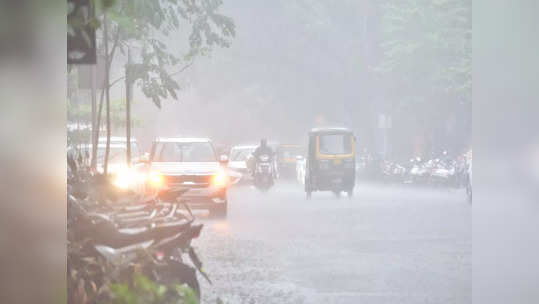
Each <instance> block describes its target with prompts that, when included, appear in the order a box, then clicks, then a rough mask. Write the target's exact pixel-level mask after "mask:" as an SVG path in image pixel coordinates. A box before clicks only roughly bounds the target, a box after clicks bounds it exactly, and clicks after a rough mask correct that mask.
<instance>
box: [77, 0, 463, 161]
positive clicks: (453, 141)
mask: <svg viewBox="0 0 539 304" xmlns="http://www.w3.org/2000/svg"><path fill="white" fill-rule="evenodd" d="M219 12H220V13H221V14H223V15H226V16H228V17H231V18H232V19H233V22H234V24H235V32H236V34H235V37H234V38H233V39H231V44H230V47H228V48H226V47H225V48H218V49H215V50H213V51H212V52H211V53H210V54H209V55H207V56H202V57H199V58H197V59H196V60H195V61H194V63H193V64H192V65H191V66H189V67H188V68H187V69H186V70H185V71H183V72H182V73H180V74H178V75H177V76H175V79H176V80H178V82H179V84H180V86H181V90H180V91H179V92H178V100H174V99H172V98H169V99H167V100H164V101H163V102H162V108H161V109H158V108H157V107H156V106H155V105H154V104H153V103H152V101H151V99H149V98H146V97H145V96H144V94H143V93H142V91H141V90H140V87H139V86H138V85H136V84H135V86H134V94H133V106H132V107H133V117H134V120H135V123H134V131H133V135H134V136H135V137H136V138H137V139H138V140H139V142H140V143H141V144H142V147H143V148H144V149H148V148H149V144H150V143H151V141H152V139H153V138H155V137H156V136H203V137H209V138H212V139H213V140H214V141H215V142H217V143H226V144H239V143H253V142H258V141H259V140H260V138H262V137H265V138H268V139H270V140H273V141H278V142H282V143H304V141H305V138H306V133H307V131H308V130H309V129H310V128H312V127H314V126H324V125H332V126H345V127H349V128H351V129H353V130H354V132H355V134H356V136H357V138H358V143H359V146H360V149H361V150H362V151H364V150H365V149H366V150H367V151H369V152H372V153H377V154H381V155H382V156H385V157H386V158H407V157H410V156H426V157H428V156H432V155H436V154H438V153H440V152H441V151H443V150H448V151H449V153H450V154H453V153H461V152H464V151H467V150H469V149H470V147H471V141H470V139H471V136H470V135H471V1H465V0H447V1H339V2H328V1H321V0H304V1H283V0H277V1H270V2H268V1H224V2H223V3H222V5H221V6H220V8H219ZM186 37H187V30H186V32H182V30H181V29H180V30H179V31H178V32H177V33H175V34H171V35H170V36H169V38H167V40H166V41H167V45H168V47H169V48H170V49H171V50H175V52H176V51H177V52H178V54H185V53H186V52H187V50H188V46H187V38H186ZM176 38H177V39H176ZM135 52H136V51H135ZM118 56H119V58H120V60H115V62H113V66H112V71H111V74H112V75H115V74H116V75H119V76H121V75H122V73H123V68H124V63H123V62H124V60H122V59H123V58H122V55H121V54H119V55H118ZM124 57H125V56H124ZM134 60H135V62H136V60H137V58H136V55H135V59H134ZM176 69H177V68H176ZM171 70H173V69H172V68H171ZM115 78H116V77H114V76H111V81H112V80H113V79H115ZM78 94H79V95H80V94H85V93H84V92H79V93H78ZM111 98H112V99H113V100H114V99H116V100H119V101H120V102H121V100H125V83H124V82H123V81H120V82H118V83H117V84H116V85H115V86H113V88H112V91H111ZM79 100H81V102H89V98H88V97H87V96H86V97H84V96H82V97H81V98H79ZM113 135H125V131H124V128H123V127H122V126H121V124H120V125H118V126H116V127H115V129H114V130H113Z"/></svg>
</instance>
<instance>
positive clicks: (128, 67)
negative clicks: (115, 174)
mask: <svg viewBox="0 0 539 304" xmlns="http://www.w3.org/2000/svg"><path fill="white" fill-rule="evenodd" d="M132 84H133V83H132V81H131V48H130V47H129V44H128V45H127V64H126V66H125V133H126V134H125V137H126V141H127V158H126V159H127V166H131V97H132V96H131V95H132V93H133V90H132Z"/></svg>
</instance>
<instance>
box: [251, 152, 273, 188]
mask: <svg viewBox="0 0 539 304" xmlns="http://www.w3.org/2000/svg"><path fill="white" fill-rule="evenodd" d="M273 184H274V166H273V161H272V160H271V157H270V156H269V155H267V154H262V155H259V156H258V157H257V159H256V164H255V172H254V186H255V187H256V188H257V189H259V190H261V191H263V192H265V191H268V190H269V189H270V188H271V187H272V186H273Z"/></svg>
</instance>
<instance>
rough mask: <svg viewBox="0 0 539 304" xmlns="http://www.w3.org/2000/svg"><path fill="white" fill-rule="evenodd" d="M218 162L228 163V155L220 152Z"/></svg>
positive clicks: (224, 164)
mask: <svg viewBox="0 0 539 304" xmlns="http://www.w3.org/2000/svg"><path fill="white" fill-rule="evenodd" d="M219 162H220V163H221V165H223V166H226V165H228V156H227V155H225V154H222V155H221V156H220V157H219Z"/></svg>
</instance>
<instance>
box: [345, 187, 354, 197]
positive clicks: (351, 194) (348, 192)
mask: <svg viewBox="0 0 539 304" xmlns="http://www.w3.org/2000/svg"><path fill="white" fill-rule="evenodd" d="M346 194H347V195H348V198H350V199H351V198H352V197H353V196H354V189H350V190H348V191H346Z"/></svg>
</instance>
